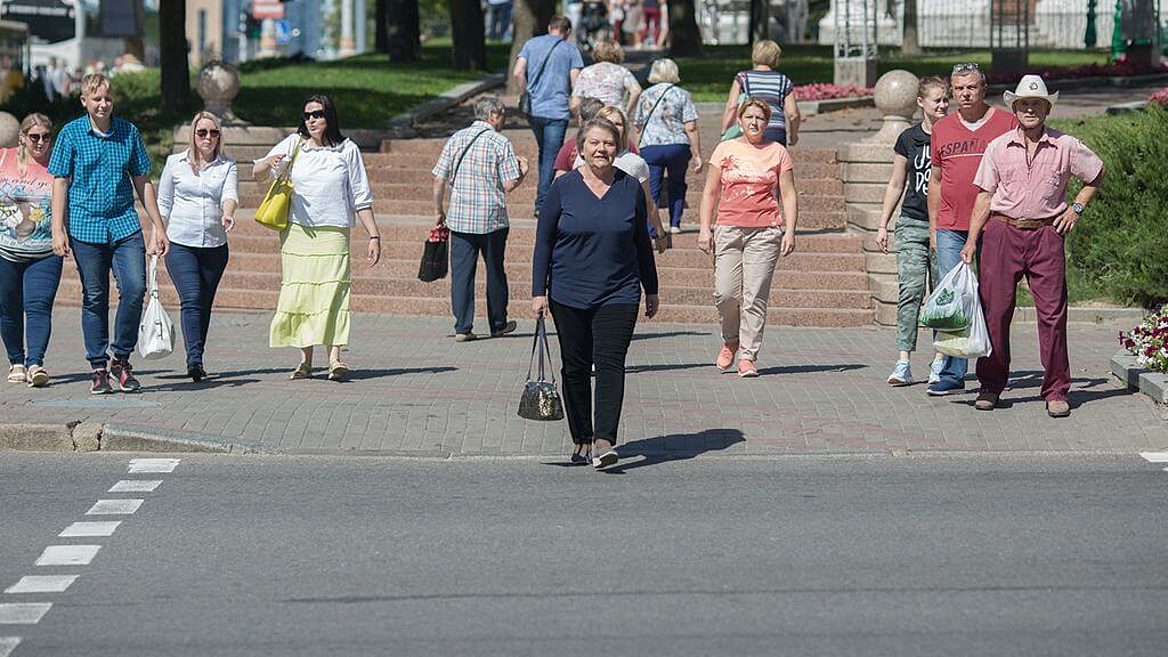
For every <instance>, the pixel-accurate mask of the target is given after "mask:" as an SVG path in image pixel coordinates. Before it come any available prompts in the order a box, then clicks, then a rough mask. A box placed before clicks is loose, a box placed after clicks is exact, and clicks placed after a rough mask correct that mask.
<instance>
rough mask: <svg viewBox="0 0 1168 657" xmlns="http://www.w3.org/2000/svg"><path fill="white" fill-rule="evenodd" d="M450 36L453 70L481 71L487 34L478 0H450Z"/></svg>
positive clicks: (485, 51) (484, 58)
mask: <svg viewBox="0 0 1168 657" xmlns="http://www.w3.org/2000/svg"><path fill="white" fill-rule="evenodd" d="M450 36H451V39H452V40H453V42H454V48H453V53H452V56H453V64H454V69H455V70H458V71H481V70H483V69H485V68H486V67H487V34H486V29H485V25H484V24H483V6H482V5H481V4H479V0H450Z"/></svg>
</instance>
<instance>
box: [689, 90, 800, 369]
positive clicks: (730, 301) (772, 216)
mask: <svg viewBox="0 0 1168 657" xmlns="http://www.w3.org/2000/svg"><path fill="white" fill-rule="evenodd" d="M770 115H771V108H770V106H769V105H767V104H766V102H765V101H762V100H758V99H755V98H751V99H747V100H745V101H743V103H742V105H740V106H739V107H738V125H739V127H741V128H742V136H741V137H738V138H737V139H731V140H727V141H724V142H722V143H720V144H718V147H717V148H715V149H714V154H713V155H712V156H710V165H711V166H710V169H709V173H708V174H707V176H706V188H705V191H704V192H703V193H702V208H701V230H700V232H699V233H698V248H699V249H701V250H702V251H705V252H706V253H710V252H711V250H712V251H713V253H714V304H715V305H716V306H717V307H718V314H719V316H720V317H721V319H722V350H721V351H720V352H719V353H718V358H717V361H716V362H715V364H716V365H717V366H718V369H720V370H725V369H726V368H728V367H730V365H731V364H733V363H734V357H735V355H736V354H737V353H738V351H739V349H741V351H742V354H741V357H740V358H739V360H738V376H742V377H753V376H758V367H757V366H756V365H755V361H756V360H757V359H758V351H759V349H760V348H761V347H762V334H763V330H764V329H765V327H766V317H767V302H768V301H769V300H770V293H771V279H772V278H773V277H774V273H775V264H776V263H777V262H778V260H779V255H780V254H781V255H783V256H788V255H790V254H791V253H792V252H794V250H795V222H796V220H797V219H798V214H799V207H798V202H797V200H796V195H795V175H794V167H793V165H792V163H791V154H790V153H788V152H787V149H786V147H785V146H783V145H782V144H779V143H778V142H774V141H771V140H769V139H767V138H766V136H765V134H764V132H765V130H766V127H767V122H768V121H770ZM715 205H716V206H717V208H718V214H717V219H718V221H717V225H716V226H714V228H713V230H712V231H711V228H710V226H711V223H713V222H712V219H713V217H714V207H715ZM780 206H781V208H780ZM780 226H782V228H780Z"/></svg>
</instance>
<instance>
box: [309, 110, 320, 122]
mask: <svg viewBox="0 0 1168 657" xmlns="http://www.w3.org/2000/svg"><path fill="white" fill-rule="evenodd" d="M323 118H324V110H312V111H311V112H305V113H304V120H305V121H307V120H308V119H323Z"/></svg>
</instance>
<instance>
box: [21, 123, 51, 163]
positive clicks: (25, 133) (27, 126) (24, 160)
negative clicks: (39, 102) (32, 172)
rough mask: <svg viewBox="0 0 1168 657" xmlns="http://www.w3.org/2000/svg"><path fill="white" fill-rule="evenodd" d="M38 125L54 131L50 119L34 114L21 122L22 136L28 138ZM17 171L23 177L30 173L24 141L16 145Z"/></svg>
mask: <svg viewBox="0 0 1168 657" xmlns="http://www.w3.org/2000/svg"><path fill="white" fill-rule="evenodd" d="M38 125H39V126H44V127H45V128H46V129H48V130H52V129H53V121H52V120H51V119H49V117H47V116H45V115H44V114H40V113H36V112H34V113H32V114H29V115H28V116H26V117H24V120H23V121H21V122H20V134H21V135H23V136H25V137H27V136H28V133H29V131H30V130H32V129H33V128H35V127H36V126H38ZM16 169H17V171H19V172H20V175H22V176H23V175H24V174H26V173H28V151H27V150H26V149H25V148H24V141H20V142H18V143H17V145H16Z"/></svg>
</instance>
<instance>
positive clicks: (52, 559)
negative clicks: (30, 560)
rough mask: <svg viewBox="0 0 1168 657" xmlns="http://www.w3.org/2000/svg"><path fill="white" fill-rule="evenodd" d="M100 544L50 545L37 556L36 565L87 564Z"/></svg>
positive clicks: (95, 553)
mask: <svg viewBox="0 0 1168 657" xmlns="http://www.w3.org/2000/svg"><path fill="white" fill-rule="evenodd" d="M100 549H101V546H100V545H50V546H49V547H47V548H45V551H44V552H42V553H41V556H39V557H37V560H36V565H38V566H88V565H89V562H90V561H93V558H94V557H96V556H97V551H98V550H100Z"/></svg>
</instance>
